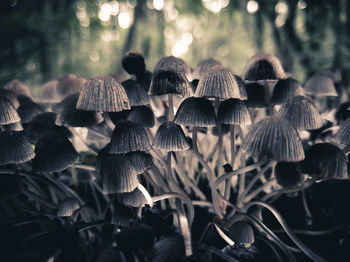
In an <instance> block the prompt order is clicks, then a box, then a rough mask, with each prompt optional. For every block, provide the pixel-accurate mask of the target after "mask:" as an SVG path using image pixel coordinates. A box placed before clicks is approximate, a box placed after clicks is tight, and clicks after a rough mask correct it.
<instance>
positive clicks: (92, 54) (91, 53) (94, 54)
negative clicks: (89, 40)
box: [89, 50, 100, 62]
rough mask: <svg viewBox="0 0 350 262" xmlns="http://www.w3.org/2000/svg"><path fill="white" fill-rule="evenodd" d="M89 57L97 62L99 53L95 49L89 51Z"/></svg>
mask: <svg viewBox="0 0 350 262" xmlns="http://www.w3.org/2000/svg"><path fill="white" fill-rule="evenodd" d="M89 59H90V60H91V61H92V62H98V61H99V60H100V54H99V53H98V52H97V51H96V50H93V51H90V53H89Z"/></svg>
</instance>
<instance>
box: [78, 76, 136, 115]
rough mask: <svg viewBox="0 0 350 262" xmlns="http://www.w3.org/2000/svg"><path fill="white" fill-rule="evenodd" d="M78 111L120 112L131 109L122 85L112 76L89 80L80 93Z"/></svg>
mask: <svg viewBox="0 0 350 262" xmlns="http://www.w3.org/2000/svg"><path fill="white" fill-rule="evenodd" d="M77 109H80V110H86V111H100V112H119V111H123V110H127V109H130V103H129V99H128V97H127V95H126V92H125V90H124V88H123V86H122V85H121V84H119V83H118V82H117V81H115V80H114V79H113V77H110V76H97V77H94V78H91V79H89V80H88V81H87V82H86V83H85V84H84V87H83V90H81V92H80V96H79V99H78V103H77Z"/></svg>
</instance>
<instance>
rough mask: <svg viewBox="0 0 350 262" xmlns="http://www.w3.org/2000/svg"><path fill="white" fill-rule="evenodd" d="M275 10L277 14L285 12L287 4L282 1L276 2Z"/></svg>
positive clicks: (286, 11)
mask: <svg viewBox="0 0 350 262" xmlns="http://www.w3.org/2000/svg"><path fill="white" fill-rule="evenodd" d="M275 11H276V13H279V14H287V13H288V5H287V4H286V3H284V2H278V3H277V4H276V5H275Z"/></svg>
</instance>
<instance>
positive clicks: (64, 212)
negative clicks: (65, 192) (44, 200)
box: [57, 197, 80, 217]
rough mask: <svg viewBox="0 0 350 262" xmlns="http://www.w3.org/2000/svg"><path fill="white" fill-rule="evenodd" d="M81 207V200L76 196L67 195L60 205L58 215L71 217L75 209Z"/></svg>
mask: <svg viewBox="0 0 350 262" xmlns="http://www.w3.org/2000/svg"><path fill="white" fill-rule="evenodd" d="M79 208H80V203H79V201H78V200H77V199H76V198H74V197H67V198H66V199H64V200H63V201H62V202H61V203H60V204H59V206H58V212H57V216H59V217H70V216H71V215H73V213H74V211H76V210H77V209H79Z"/></svg>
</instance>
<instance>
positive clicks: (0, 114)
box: [0, 96, 21, 125]
mask: <svg viewBox="0 0 350 262" xmlns="http://www.w3.org/2000/svg"><path fill="white" fill-rule="evenodd" d="M19 121H21V119H20V117H19V115H18V113H17V110H16V108H15V107H14V105H13V104H12V103H11V102H10V101H9V100H8V99H6V98H4V97H1V96H0V125H7V124H11V123H16V122H19Z"/></svg>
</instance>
